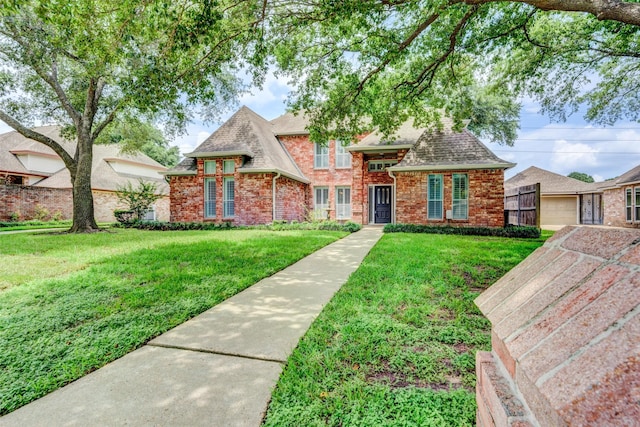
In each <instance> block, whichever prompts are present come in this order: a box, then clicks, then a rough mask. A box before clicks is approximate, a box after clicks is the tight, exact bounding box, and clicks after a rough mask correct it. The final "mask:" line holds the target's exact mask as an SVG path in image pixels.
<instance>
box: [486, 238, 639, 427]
mask: <svg viewBox="0 0 640 427" xmlns="http://www.w3.org/2000/svg"><path fill="white" fill-rule="evenodd" d="M475 302H476V304H477V305H478V307H479V308H480V310H481V311H482V312H483V313H484V314H485V315H486V316H487V317H488V319H489V320H490V321H491V324H492V352H491V353H487V352H481V353H478V355H477V358H476V370H477V378H478V379H477V403H478V414H477V424H478V426H483V427H486V426H545V427H546V426H637V425H639V424H638V422H639V420H640V230H631V229H619V228H606V227H575V226H570V227H565V228H563V229H562V230H561V231H559V232H557V233H556V234H555V235H554V236H553V237H552V238H551V239H549V240H548V241H547V242H546V243H545V245H544V246H543V247H541V248H539V249H537V250H536V251H535V252H534V253H533V254H532V255H530V256H529V257H528V258H527V259H525V260H524V261H523V262H522V263H520V264H519V265H518V266H517V267H516V268H514V269H513V270H511V271H510V272H509V273H507V274H506V275H505V276H504V277H503V278H501V279H500V280H499V281H498V282H496V283H495V284H494V285H493V286H491V287H490V288H489V289H488V290H487V291H485V292H484V293H482V295H480V296H479V297H478V298H477V299H476V301H475Z"/></svg>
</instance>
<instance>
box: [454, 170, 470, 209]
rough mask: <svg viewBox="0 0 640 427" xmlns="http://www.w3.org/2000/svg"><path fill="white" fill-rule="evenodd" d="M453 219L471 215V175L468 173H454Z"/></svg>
mask: <svg viewBox="0 0 640 427" xmlns="http://www.w3.org/2000/svg"><path fill="white" fill-rule="evenodd" d="M452 208H453V219H467V218H468V216H469V177H468V175H467V174H466V173H454V174H453V206H452Z"/></svg>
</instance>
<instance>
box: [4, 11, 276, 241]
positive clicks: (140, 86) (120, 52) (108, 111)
mask: <svg viewBox="0 0 640 427" xmlns="http://www.w3.org/2000/svg"><path fill="white" fill-rule="evenodd" d="M263 16H264V2H263V1H250V0H246V1H244V0H235V1H233V0H203V1H191V0H118V1H115V2H114V1H110V0H74V1H68V0H8V1H7V0H5V1H3V2H2V3H1V4H0V119H1V120H3V121H4V122H6V123H7V124H8V125H9V126H11V127H12V128H13V129H15V130H16V131H18V132H19V133H21V134H22V135H24V136H26V137H28V138H31V139H34V140H36V141H38V142H41V143H42V144H45V145H47V146H48V147H50V148H51V149H53V150H54V151H55V152H56V153H57V154H58V155H59V156H60V158H61V159H62V160H63V161H64V163H65V166H66V167H67V168H68V169H69V172H70V174H71V180H72V186H73V208H74V209H73V226H72V228H71V231H92V230H96V229H97V225H96V222H95V219H94V212H93V197H92V193H91V163H92V153H93V145H94V142H95V141H96V138H98V137H99V136H100V134H101V133H102V132H103V131H104V130H105V129H106V128H107V127H108V126H110V125H111V124H112V123H113V122H114V121H115V120H117V119H118V118H119V117H123V116H129V117H134V118H135V117H143V116H144V117H147V118H153V119H156V120H160V121H162V123H163V125H164V127H165V128H166V129H173V130H179V129H182V128H183V126H184V124H185V123H186V122H187V121H188V120H189V119H191V117H192V115H193V114H194V111H196V109H200V111H198V113H199V114H201V115H203V116H204V117H205V118H206V117H210V116H212V115H215V114H216V113H218V112H220V110H221V108H223V107H225V106H226V105H228V103H229V101H232V100H234V99H235V98H236V96H237V93H238V91H239V90H241V89H242V80H241V79H240V78H239V77H238V76H239V75H240V74H241V72H247V70H248V71H249V73H250V75H252V76H253V77H254V78H255V79H256V80H260V78H261V76H262V75H263V67H262V64H263V63H264V57H265V55H264V50H263V49H262V44H261V38H262V36H263V28H262V25H261V22H262V20H263ZM35 122H44V123H56V124H62V125H64V126H65V136H67V137H73V138H75V141H76V142H77V148H76V150H75V152H73V153H68V152H67V151H65V150H64V148H63V147H62V146H61V145H60V144H58V143H57V142H56V141H54V140H52V139H50V138H47V137H46V136H45V135H42V134H39V133H37V132H34V131H32V130H30V127H31V125H33V124H34V123H35Z"/></svg>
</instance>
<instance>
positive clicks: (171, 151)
mask: <svg viewBox="0 0 640 427" xmlns="http://www.w3.org/2000/svg"><path fill="white" fill-rule="evenodd" d="M95 143H96V144H118V145H119V146H120V151H122V152H124V153H136V152H141V153H144V154H146V155H147V156H149V157H151V158H152V159H153V160H155V161H157V162H158V163H160V164H161V165H164V166H166V167H173V166H175V165H176V164H178V160H180V150H179V148H178V147H175V146H173V147H171V146H169V142H168V141H167V139H166V138H165V136H164V135H163V133H162V132H161V131H160V130H159V129H158V128H156V127H154V126H153V125H152V124H151V123H148V122H143V121H141V120H139V119H135V118H129V119H127V120H119V121H118V122H117V123H113V124H112V125H111V126H108V127H107V128H106V129H105V130H104V131H103V132H102V133H101V134H100V136H99V137H98V138H97V139H96V141H95Z"/></svg>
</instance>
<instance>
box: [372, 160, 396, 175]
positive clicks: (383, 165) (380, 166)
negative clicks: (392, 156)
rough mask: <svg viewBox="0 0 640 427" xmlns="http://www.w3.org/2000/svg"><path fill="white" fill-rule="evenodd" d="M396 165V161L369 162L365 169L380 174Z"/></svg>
mask: <svg viewBox="0 0 640 427" xmlns="http://www.w3.org/2000/svg"><path fill="white" fill-rule="evenodd" d="M397 164H398V161H397V160H370V161H369V164H368V166H367V169H368V170H369V172H382V171H384V170H385V169H387V168H388V167H391V166H393V165H397Z"/></svg>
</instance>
